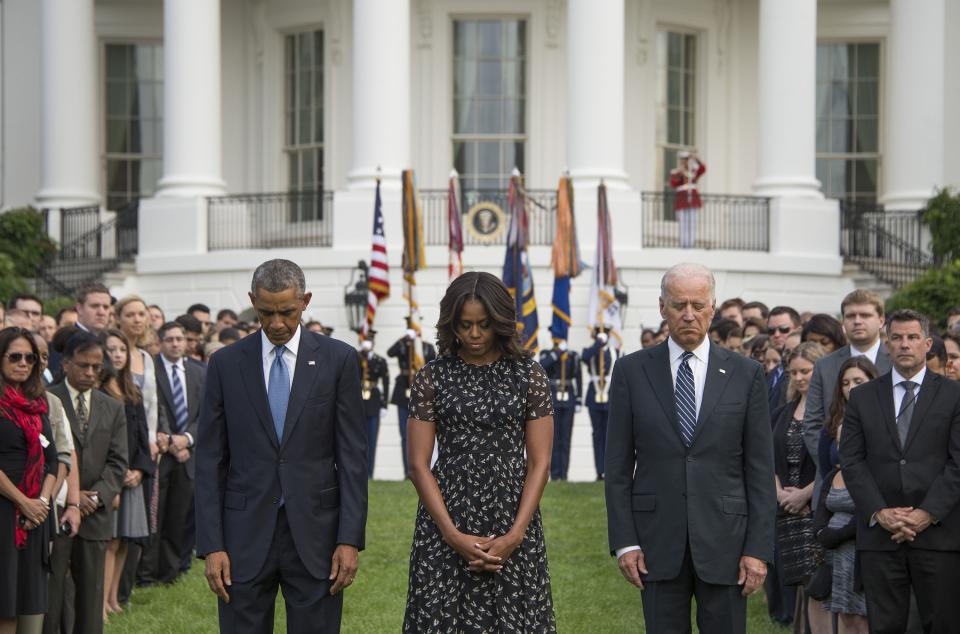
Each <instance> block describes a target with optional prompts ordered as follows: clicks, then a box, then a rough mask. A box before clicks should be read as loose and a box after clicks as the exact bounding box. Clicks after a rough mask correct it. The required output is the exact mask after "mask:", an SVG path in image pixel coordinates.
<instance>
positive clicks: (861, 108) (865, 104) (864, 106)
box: [852, 80, 880, 116]
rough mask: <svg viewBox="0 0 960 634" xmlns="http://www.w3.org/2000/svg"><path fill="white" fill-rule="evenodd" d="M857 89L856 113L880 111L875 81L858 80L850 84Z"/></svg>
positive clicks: (867, 113)
mask: <svg viewBox="0 0 960 634" xmlns="http://www.w3.org/2000/svg"><path fill="white" fill-rule="evenodd" d="M852 85H853V86H854V87H855V90H856V91H857V114H859V115H874V116H876V115H877V114H879V112H880V96H879V94H878V93H879V92H880V91H879V84H877V82H876V81H873V80H870V81H859V82H857V83H855V84H852Z"/></svg>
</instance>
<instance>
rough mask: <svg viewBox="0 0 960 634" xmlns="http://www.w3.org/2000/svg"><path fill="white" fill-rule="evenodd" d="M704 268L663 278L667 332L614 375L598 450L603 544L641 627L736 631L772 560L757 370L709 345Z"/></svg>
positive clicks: (772, 509)
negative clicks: (602, 466)
mask: <svg viewBox="0 0 960 634" xmlns="http://www.w3.org/2000/svg"><path fill="white" fill-rule="evenodd" d="M714 290H715V284H714V279H713V274H712V273H711V272H710V271H709V270H708V269H706V268H704V267H702V266H699V265H695V264H679V265H677V266H674V267H673V268H671V269H670V270H668V271H667V273H666V274H665V275H664V277H663V281H662V283H661V294H660V314H661V315H662V316H663V318H664V319H666V320H667V322H668V323H669V326H670V338H669V339H668V340H667V341H666V342H664V343H662V344H660V345H658V346H656V347H654V348H648V349H646V350H640V351H638V352H635V353H633V354H630V355H627V356H626V357H623V358H622V359H620V360H619V361H618V362H617V363H616V365H615V366H614V370H613V379H612V384H611V398H610V425H609V432H608V436H607V453H606V501H607V519H608V522H607V524H608V530H609V540H610V550H611V552H613V553H615V554H616V556H617V558H618V565H619V567H620V572H621V573H622V574H623V576H624V577H625V578H626V579H627V580H628V581H630V582H631V583H633V584H634V585H636V586H637V587H639V588H640V589H641V590H642V597H643V613H644V620H645V624H646V628H647V631H648V632H684V631H690V606H691V598H692V597H696V600H697V623H698V625H699V628H700V631H708V632H745V631H746V598H745V597H746V596H747V595H749V594H751V593H753V592H755V591H756V590H757V589H759V588H760V587H761V586H762V585H763V581H764V577H765V575H766V568H767V566H766V563H767V562H769V561H771V560H772V559H773V542H774V517H775V515H776V508H777V500H776V491H775V489H774V475H773V473H774V472H773V444H772V440H771V432H770V415H769V411H768V407H767V391H766V385H765V383H764V375H763V368H762V367H761V366H760V365H759V364H758V363H756V362H754V361H751V360H749V359H747V358H745V357H741V356H740V355H738V354H735V353H731V352H730V351H728V350H724V349H723V348H720V347H719V346H714V345H711V344H710V339H709V338H708V337H707V328H708V327H709V325H710V321H711V319H712V318H713V313H714V311H715V310H716V300H715V295H714Z"/></svg>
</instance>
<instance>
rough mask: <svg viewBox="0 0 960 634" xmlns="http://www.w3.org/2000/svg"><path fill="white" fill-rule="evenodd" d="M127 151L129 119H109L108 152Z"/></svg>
mask: <svg viewBox="0 0 960 634" xmlns="http://www.w3.org/2000/svg"><path fill="white" fill-rule="evenodd" d="M126 151H127V121H126V120H124V119H107V152H111V153H115V154H118V153H121V152H126Z"/></svg>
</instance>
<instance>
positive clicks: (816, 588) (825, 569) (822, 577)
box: [804, 561, 833, 601]
mask: <svg viewBox="0 0 960 634" xmlns="http://www.w3.org/2000/svg"><path fill="white" fill-rule="evenodd" d="M804 590H805V591H806V593H807V596H808V597H810V598H811V599H815V600H817V601H824V600H826V599H827V598H829V597H830V595H831V594H833V566H832V565H831V564H830V562H828V561H822V562H820V565H819V566H817V569H816V570H814V571H813V574H812V575H810V580H809V581H807V583H806V585H805V586H804Z"/></svg>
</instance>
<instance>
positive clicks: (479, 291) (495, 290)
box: [437, 271, 532, 361]
mask: <svg viewBox="0 0 960 634" xmlns="http://www.w3.org/2000/svg"><path fill="white" fill-rule="evenodd" d="M471 299H475V300H477V301H479V302H480V303H481V304H483V307H484V309H486V311H487V315H489V317H490V321H491V323H492V324H493V332H494V334H495V335H496V338H497V344H498V345H499V347H500V351H501V353H502V354H503V356H505V357H507V358H509V359H513V360H515V361H519V360H521V359H525V358H527V357H529V356H530V355H531V354H532V352H531V351H529V350H525V349H524V348H523V346H522V345H521V343H520V334H519V332H518V331H517V309H516V307H515V305H514V302H513V297H511V296H510V292H509V291H508V290H507V287H506V286H504V285H503V282H501V281H500V278H498V277H496V276H495V275H492V274H490V273H485V272H479V271H469V272H467V273H463V274H462V275H460V276H459V277H458V278H456V279H455V280H453V282H451V283H450V286H448V287H447V292H446V293H445V294H444V296H443V299H441V300H440V318H439V319H438V320H437V349H438V351H439V353H440V354H456V353H457V351H458V350H459V349H460V347H461V345H462V344H461V343H460V341H459V339H458V338H457V336H456V324H457V320H458V319H460V313H461V312H462V311H463V305H464V304H465V303H466V302H467V300H471Z"/></svg>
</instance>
